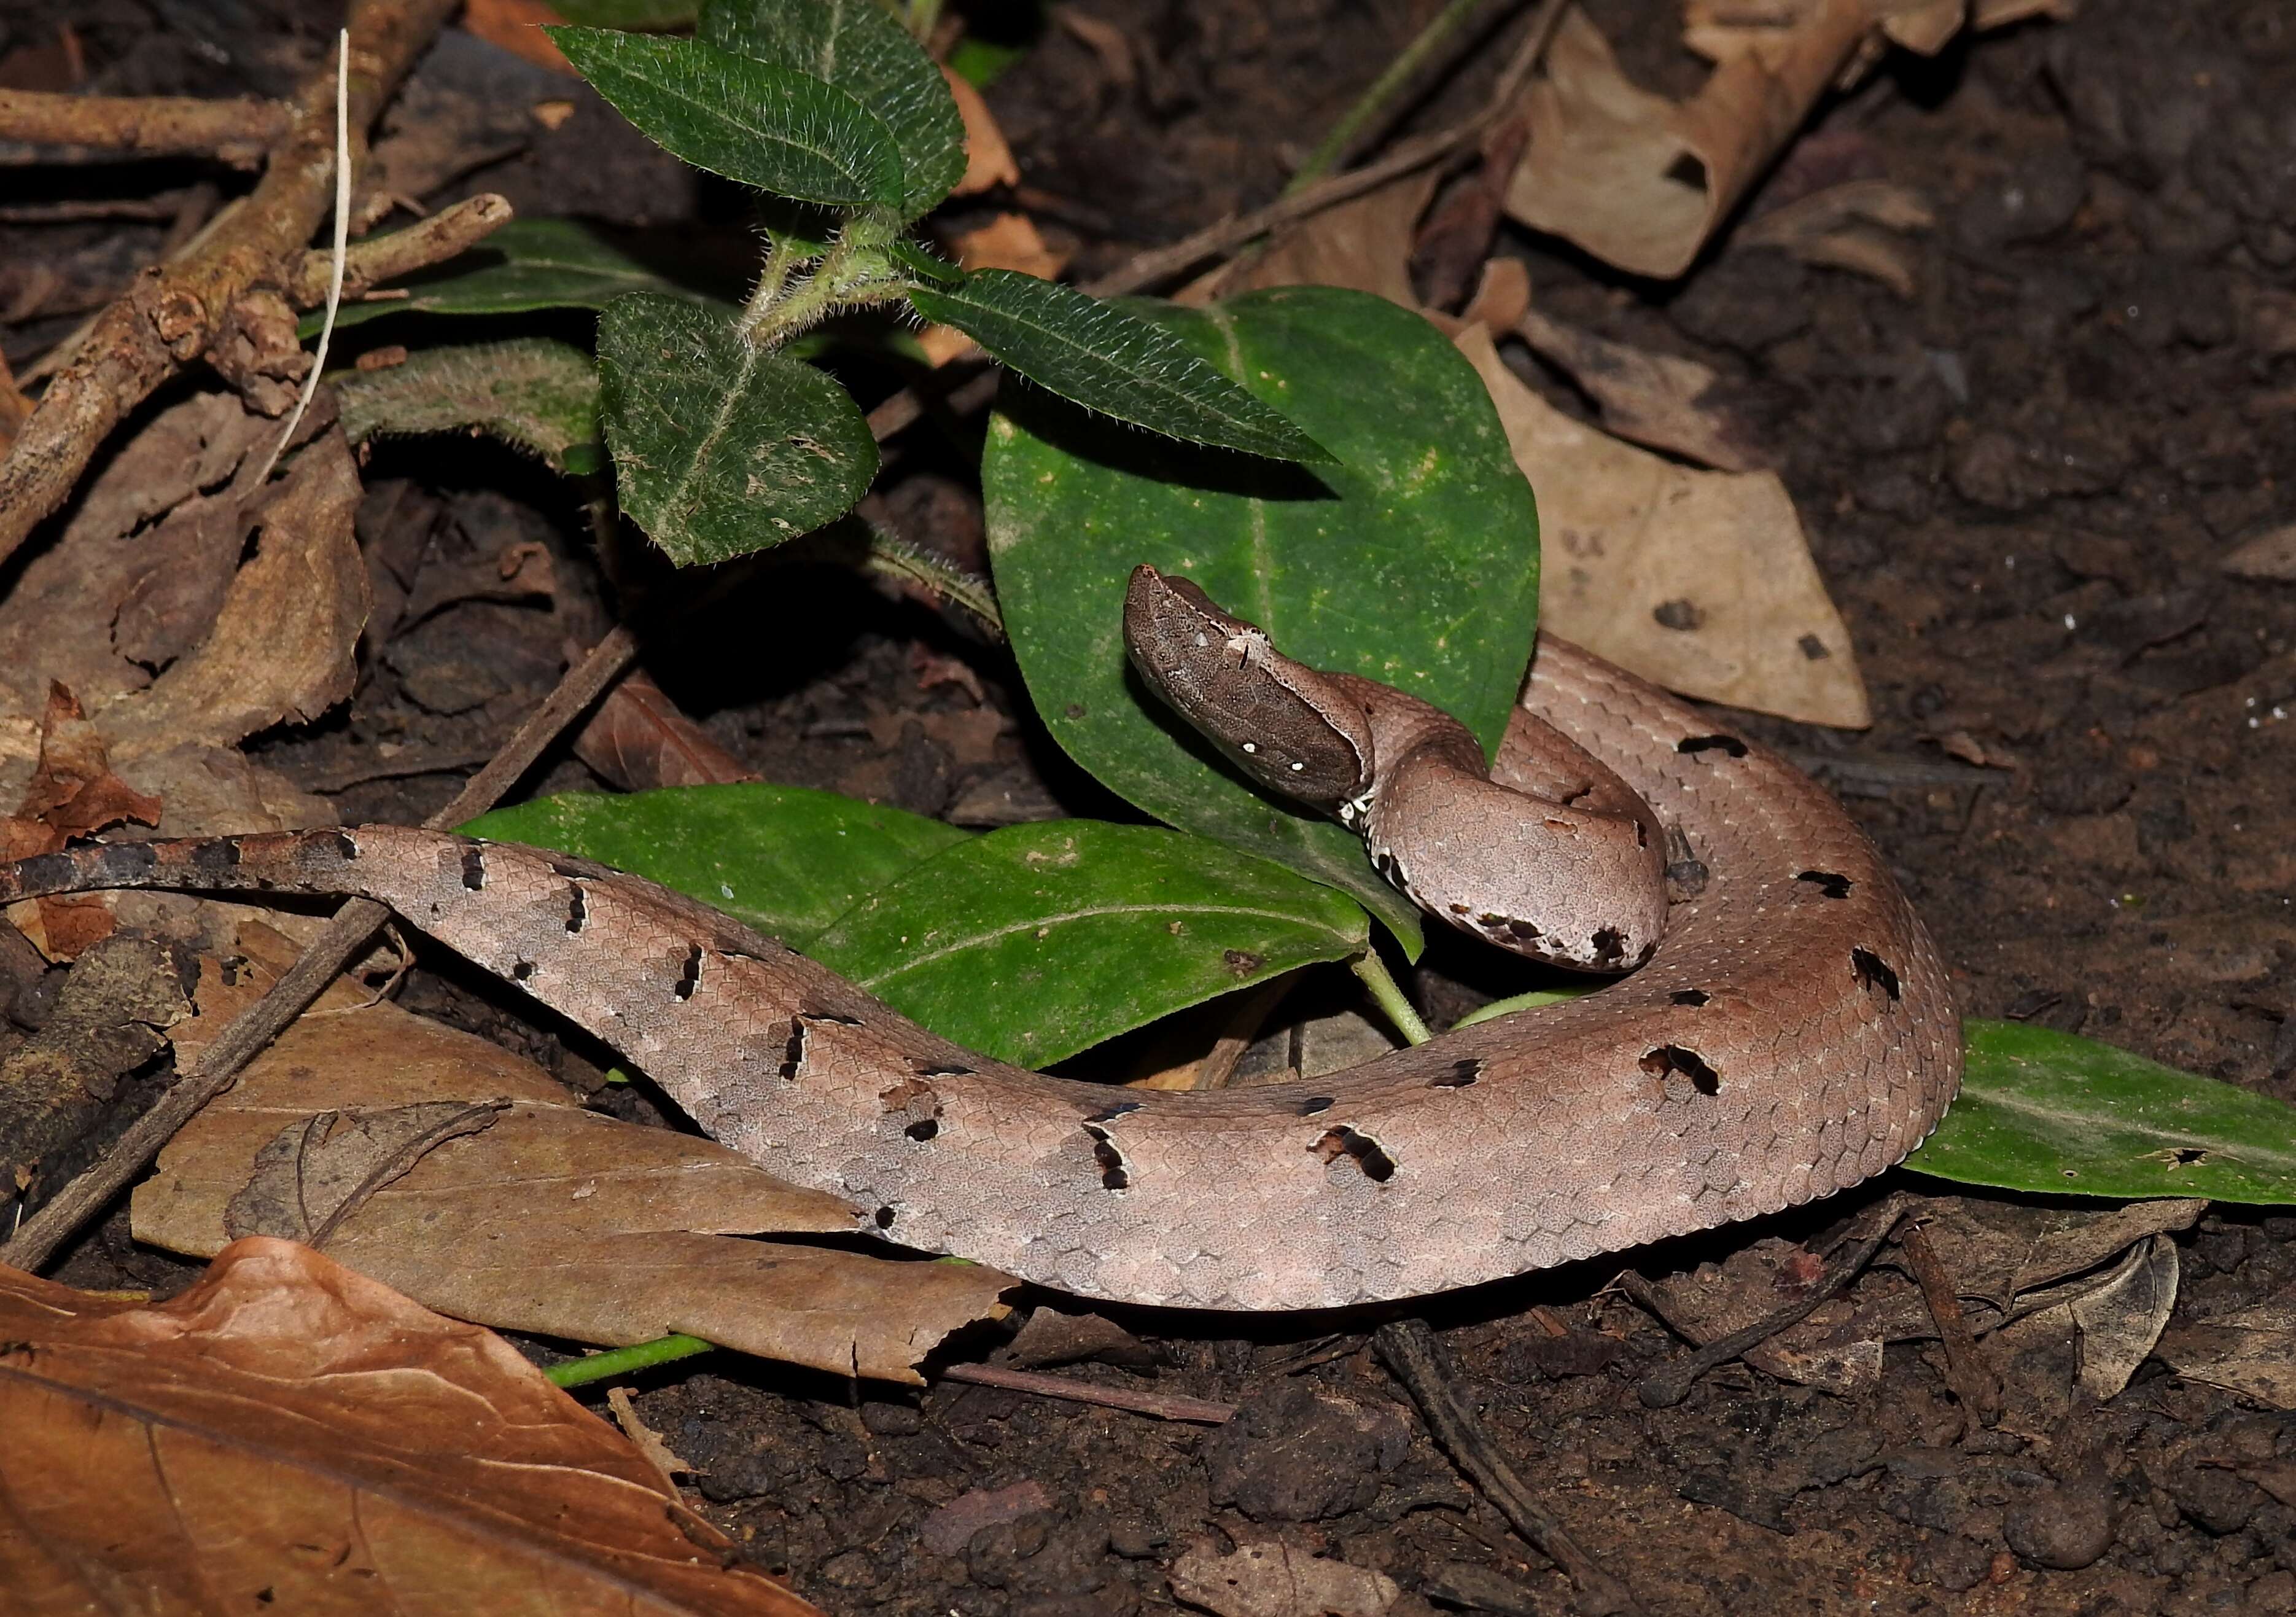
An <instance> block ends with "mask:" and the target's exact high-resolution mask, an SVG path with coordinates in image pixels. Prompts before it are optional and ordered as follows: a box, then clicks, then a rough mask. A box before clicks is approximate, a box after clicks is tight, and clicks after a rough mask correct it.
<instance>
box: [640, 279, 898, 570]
mask: <svg viewBox="0 0 2296 1617" xmlns="http://www.w3.org/2000/svg"><path fill="white" fill-rule="evenodd" d="M598 371H599V377H600V382H601V414H602V415H603V420H604V423H605V432H606V443H607V447H610V448H611V450H612V451H613V455H614V472H615V478H616V487H617V490H618V492H619V495H620V497H621V504H622V509H623V510H624V511H626V512H627V513H629V515H630V517H631V518H632V520H634V521H635V522H636V523H637V524H638V526H639V527H641V528H643V529H645V530H646V533H647V534H648V535H649V536H650V537H651V538H652V539H653V541H654V543H655V544H657V545H659V546H661V547H662V549H663V550H664V551H666V552H668V554H669V556H670V559H671V560H672V561H675V562H677V563H678V564H679V565H680V566H682V567H691V566H693V565H696V564H697V563H700V562H723V561H726V560H727V559H728V558H730V557H734V556H738V555H746V554H749V553H750V552H751V551H756V550H764V549H767V548H768V547H770V546H775V545H778V544H780V543H782V542H783V540H785V539H793V538H797V537H798V536H799V535H800V534H804V533H809V532H811V531H812V530H813V529H816V528H818V527H820V526H821V525H822V524H823V523H824V522H828V521H833V520H835V519H836V518H838V517H840V516H842V515H843V514H844V513H846V512H848V511H849V510H851V509H852V507H853V505H854V503H855V502H856V501H857V500H858V499H860V497H862V496H863V495H864V494H865V493H867V492H868V490H869V480H870V479H872V478H873V477H874V476H876V474H877V442H876V439H874V438H873V437H872V436H871V435H870V431H869V423H867V422H866V421H865V420H863V419H862V416H861V411H860V409H859V407H858V406H856V405H855V404H854V402H853V400H852V398H851V397H850V396H849V394H848V393H847V392H846V391H845V390H844V389H843V388H841V387H840V386H838V385H837V383H836V382H833V381H832V380H831V379H830V378H829V377H827V376H825V375H824V374H822V373H821V372H819V371H817V370H816V369H814V368H813V366H811V365H807V364H805V363H803V362H802V361H800V360H796V359H792V358H791V357H789V356H788V355H787V354H784V353H777V352H774V351H771V350H768V349H755V348H751V347H750V345H749V344H748V343H747V342H746V341H743V340H742V337H741V335H740V333H739V332H737V331H735V330H734V322H733V321H732V319H730V318H729V317H727V316H725V315H722V314H720V313H718V312H717V310H715V309H711V308H704V307H703V306H701V305H700V304H696V303H693V302H691V301H689V300H685V299H682V298H669V297H664V296H662V295H661V294H660V293H658V292H639V293H635V294H633V295H632V296H629V297H627V298H618V299H616V300H614V302H613V303H612V304H611V305H609V306H608V308H607V309H606V312H605V315H604V316H603V317H602V318H601V319H600V320H599V322H598Z"/></svg>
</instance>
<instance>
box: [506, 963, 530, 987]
mask: <svg viewBox="0 0 2296 1617" xmlns="http://www.w3.org/2000/svg"><path fill="white" fill-rule="evenodd" d="M510 980H511V981H512V982H531V981H533V980H534V962H533V961H531V960H513V961H512V962H511V967H510Z"/></svg>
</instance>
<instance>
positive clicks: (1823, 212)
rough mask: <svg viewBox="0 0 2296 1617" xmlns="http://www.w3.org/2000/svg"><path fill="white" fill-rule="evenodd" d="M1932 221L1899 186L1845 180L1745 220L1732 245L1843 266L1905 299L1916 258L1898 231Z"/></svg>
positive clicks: (1911, 286) (1926, 206) (1933, 217)
mask: <svg viewBox="0 0 2296 1617" xmlns="http://www.w3.org/2000/svg"><path fill="white" fill-rule="evenodd" d="M1936 222H1937V215H1936V214H1935V213H1934V212H1932V211H1931V209H1930V206H1929V204H1928V203H1927V202H1925V201H1923V200H1922V199H1921V198H1920V197H1918V196H1916V195H1915V193H1913V192H1911V191H1908V190H1907V189H1906V187H1904V186H1903V185H1892V184H1890V182H1889V181H1887V180H1851V181H1849V182H1848V183H1847V184H1845V185H1829V186H1828V187H1826V188H1825V190H1823V191H1819V192H1815V193H1811V194H1810V195H1808V196H1805V197H1801V198H1799V199H1797V200H1796V201H1792V202H1788V203H1787V204H1786V205H1785V206H1784V207H1783V208H1775V209H1771V210H1770V211H1769V212H1767V213H1766V214H1763V215H1762V216H1761V217H1760V218H1756V219H1751V220H1750V221H1748V223H1747V225H1746V227H1745V228H1744V229H1743V230H1742V231H1740V232H1739V233H1738V235H1737V245H1739V246H1741V247H1775V248H1777V249H1779V250H1781V251H1784V252H1786V253H1790V254H1792V256H1793V257H1795V258H1797V259H1800V260H1801V261H1802V262H1803V263H1805V264H1817V265H1823V266H1825V267H1828V268H1831V269H1846V270H1849V271H1850V272H1851V273H1853V274H1856V275H1865V276H1866V277H1868V278H1869V279H1872V280H1875V281H1879V282H1880V283H1882V285H1884V286H1886V287H1888V288H1889V289H1890V291H1894V292H1896V293H1897V294H1898V296H1899V297H1901V298H1910V297H1912V296H1913V295H1914V292H1915V267H1916V265H1917V264H1918V262H1919V258H1918V254H1917V252H1916V250H1915V247H1914V244H1913V243H1912V242H1909V241H1907V239H1906V235H1905V234H1904V233H1906V232H1909V231H1915V230H1926V229H1928V228H1929V227H1930V226H1932V225H1934V224H1935V223H1936Z"/></svg>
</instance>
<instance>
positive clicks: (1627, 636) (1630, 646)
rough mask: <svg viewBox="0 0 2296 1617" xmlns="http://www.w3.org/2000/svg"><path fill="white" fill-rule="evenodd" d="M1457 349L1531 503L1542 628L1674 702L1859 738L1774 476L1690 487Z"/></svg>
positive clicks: (1836, 617)
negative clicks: (1542, 545) (1541, 549)
mask: <svg viewBox="0 0 2296 1617" xmlns="http://www.w3.org/2000/svg"><path fill="white" fill-rule="evenodd" d="M1458 344H1459V348H1460V350H1461V351H1462V352H1463V353H1464V354H1465V355H1466V356H1467V357H1468V359H1469V360H1470V361H1472V363H1473V365H1474V366H1475V369H1476V370H1477V371H1479V372H1480V373H1481V374H1482V378H1483V383H1484V385H1485V386H1486V387H1488V389H1489V390H1490V393H1491V398H1492V401H1493V402H1494V403H1495V404H1497V406H1498V411H1499V419H1500V420H1501V421H1502V422H1504V423H1505V425H1506V431H1507V441H1508V443H1509V444H1510V445H1511V446H1512V447H1513V450H1514V457H1515V462H1516V464H1518V465H1520V466H1521V468H1522V470H1523V474H1524V475H1525V476H1526V477H1528V478H1529V479H1530V482H1531V487H1533V488H1536V489H1538V513H1539V526H1540V529H1541V534H1542V537H1543V538H1544V539H1545V541H1546V564H1545V566H1544V568H1543V569H1542V570H1541V573H1540V582H1539V620H1540V622H1541V623H1543V624H1544V625H1546V627H1547V628H1552V629H1553V630H1554V632H1555V633H1557V634H1559V635H1561V636H1563V637H1564V638H1566V639H1570V640H1575V641H1577V642H1578V643H1579V644H1581V645H1584V646H1586V647H1587V648H1588V649H1589V650H1592V651H1595V652H1596V653H1600V654H1601V655H1603V656H1604V657H1608V658H1609V659H1610V660H1611V661H1613V662H1616V663H1619V664H1620V665H1621V666H1622V667H1625V668H1629V669H1633V670H1635V672H1636V673H1638V674H1641V675H1642V676H1643V677H1645V678H1647V679H1652V680H1654V681H1656V682H1657V683H1658V684H1660V685H1667V686H1669V687H1670V688H1672V689H1674V690H1677V691H1680V692H1683V693H1684V694H1686V695H1691V696H1697V697H1702V698H1704V699H1705V700H1707V701H1710V702H1728V703H1730V704H1731V705H1732V706H1734V707H1742V708H1753V709H1756V710H1759V711H1762V712H1766V713H1780V714H1784V716H1785V717H1787V718H1798V719H1802V720H1805V721H1807V722H1809V723H1814V724H1828V725H1840V726H1844V727H1847V728H1850V729H1863V728H1864V727H1865V726H1866V725H1868V724H1870V723H1872V722H1873V715H1872V710H1871V709H1869V708H1868V706H1867V705H1866V682H1865V680H1864V678H1863V677H1861V676H1860V675H1859V674H1858V671H1857V653H1855V652H1854V651H1853V650H1852V649H1851V647H1850V644H1849V629H1848V628H1846V627H1845V626H1844V625H1843V623H1842V621H1841V613H1840V612H1836V611H1835V610H1834V606H1833V601H1832V600H1831V599H1829V598H1828V597H1827V595H1826V593H1825V583H1824V581H1823V580H1822V579H1819V577H1818V575H1817V567H1816V563H1815V562H1812V561H1811V560H1810V555H1809V545H1808V540H1807V539H1806V538H1804V536H1803V534H1802V530H1801V522H1800V518H1798V517H1797V516H1796V515H1795V513H1794V508H1793V501H1792V498H1791V497H1789V496H1788V495H1787V493H1786V490H1785V485H1784V483H1782V482H1780V481H1779V480H1778V479H1777V477H1776V476H1775V474H1774V473H1771V472H1700V471H1695V470H1693V469H1692V468H1690V467H1686V466H1678V465H1676V464H1674V463H1673V462H1671V461H1669V460H1665V459H1663V458H1661V456H1656V455H1652V454H1651V453H1650V452H1649V451H1647V450H1644V449H1637V448H1636V447H1634V446H1632V445H1631V444H1625V443H1621V442H1620V441H1619V440H1617V439H1611V438H1606V437H1604V436H1603V434H1602V433H1600V432H1597V431H1594V430H1593V429H1592V428H1590V427H1588V426H1587V425H1586V424H1585V423H1582V422H1577V421H1573V420H1571V419H1570V417H1569V416H1567V415H1563V414H1562V412H1561V411H1560V410H1557V409H1556V408H1554V406H1552V405H1549V404H1548V403H1547V402H1546V400H1544V399H1542V398H1539V396H1538V394H1537V393H1535V392H1533V391H1532V390H1530V389H1529V387H1528V386H1526V385H1525V384H1524V383H1523V382H1522V381H1521V378H1519V377H1517V376H1516V375H1515V374H1514V373H1513V372H1511V371H1509V370H1508V369H1507V368H1506V366H1505V365H1504V364H1502V363H1501V362H1500V360H1499V357H1498V354H1497V350H1496V349H1493V348H1492V346H1491V339H1490V333H1489V332H1486V331H1484V330H1483V329H1482V328H1481V327H1480V326H1474V327H1470V328H1468V329H1467V330H1465V331H1464V332H1461V333H1460V335H1459V338H1458Z"/></svg>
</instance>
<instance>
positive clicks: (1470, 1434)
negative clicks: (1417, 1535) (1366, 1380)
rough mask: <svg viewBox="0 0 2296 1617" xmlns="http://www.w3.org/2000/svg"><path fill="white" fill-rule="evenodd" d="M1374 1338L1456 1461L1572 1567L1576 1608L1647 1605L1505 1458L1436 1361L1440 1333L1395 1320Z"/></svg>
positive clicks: (1521, 1527)
mask: <svg viewBox="0 0 2296 1617" xmlns="http://www.w3.org/2000/svg"><path fill="white" fill-rule="evenodd" d="M1372 1345H1373V1347H1374V1349H1376V1350H1378V1353H1379V1357H1380V1359H1381V1361H1382V1363H1384V1364H1385V1365H1386V1366H1387V1367H1388V1368H1389V1369H1390V1370H1391V1371H1393V1372H1394V1374H1395V1379H1396V1380H1398V1381H1399V1382H1401V1383H1403V1385H1404V1388H1405V1390H1406V1391H1408V1392H1409V1393H1410V1394H1411V1401H1412V1402H1413V1403H1415V1404H1417V1405H1418V1406H1419V1413H1420V1415H1421V1416H1423V1418H1424V1419H1425V1420H1426V1422H1427V1429H1428V1431H1430V1432H1433V1433H1434V1434H1435V1441H1436V1442H1437V1443H1438V1444H1439V1445H1440V1446H1441V1448H1442V1450H1443V1452H1444V1453H1446V1454H1447V1455H1449V1456H1450V1457H1451V1463H1452V1464H1453V1465H1456V1466H1458V1468H1459V1469H1460V1470H1461V1471H1463V1472H1464V1473H1467V1476H1468V1478H1469V1480H1470V1481H1472V1482H1473V1483H1474V1484H1475V1486H1476V1487H1477V1488H1479V1489H1480V1490H1482V1493H1483V1497H1484V1498H1487V1499H1488V1500H1489V1501H1490V1502H1491V1503H1492V1504H1494V1505H1496V1506H1498V1507H1499V1510H1500V1512H1501V1514H1504V1515H1505V1517H1506V1519H1507V1521H1508V1523H1510V1524H1512V1525H1513V1528H1514V1530H1515V1531H1517V1532H1519V1533H1521V1535H1522V1536H1523V1539H1524V1540H1525V1541H1526V1542H1527V1543H1529V1545H1530V1546H1531V1547H1533V1548H1535V1549H1537V1550H1538V1553H1539V1554H1540V1555H1545V1556H1546V1558H1547V1559H1548V1560H1549V1561H1552V1562H1554V1564H1555V1565H1557V1566H1559V1567H1561V1568H1562V1570H1563V1571H1564V1572H1567V1573H1568V1574H1570V1581H1571V1582H1573V1583H1575V1584H1577V1585H1578V1586H1579V1603H1578V1607H1579V1610H1580V1611H1581V1612H1586V1613H1639V1612H1640V1611H1641V1610H1642V1606H1641V1605H1640V1604H1639V1603H1637V1602H1636V1599H1635V1596H1634V1591H1633V1590H1631V1589H1629V1588H1628V1587H1627V1586H1626V1585H1625V1584H1623V1583H1621V1582H1620V1581H1619V1580H1617V1579H1616V1578H1614V1577H1612V1576H1611V1574H1610V1573H1609V1572H1604V1571H1603V1565H1602V1563H1600V1562H1599V1561H1597V1560H1595V1557H1594V1556H1592V1555H1588V1554H1587V1552H1586V1551H1585V1550H1584V1549H1582V1548H1580V1547H1579V1543H1578V1541H1577V1540H1576V1539H1572V1538H1571V1536H1570V1533H1569V1532H1568V1531H1565V1529H1564V1528H1563V1525H1562V1523H1561V1522H1559V1521H1557V1520H1556V1519H1555V1518H1554V1516H1552V1515H1549V1514H1547V1512H1546V1508H1545V1507H1544V1506H1541V1505H1540V1504H1539V1502H1538V1498H1537V1497H1536V1496H1535V1495H1534V1494H1533V1493H1532V1492H1531V1490H1529V1488H1528V1487H1526V1486H1525V1485H1524V1483H1523V1481H1522V1479H1521V1477H1519V1476H1517V1475H1516V1474H1515V1473H1514V1468H1513V1466H1511V1465H1508V1464H1507V1463H1506V1461H1505V1459H1504V1458H1503V1457H1501V1456H1500V1454H1499V1451H1498V1447H1497V1444H1495V1443H1493V1442H1492V1441H1491V1439H1490V1434H1489V1433H1488V1432H1487V1431H1486V1430H1485V1429H1484V1427H1483V1424H1482V1422H1481V1421H1480V1420H1479V1419H1478V1418H1477V1417H1476V1416H1475V1414H1474V1412H1473V1411H1472V1410H1471V1409H1469V1408H1467V1407H1466V1406H1465V1405H1464V1404H1462V1403H1461V1402H1460V1401H1459V1399H1458V1395H1457V1394H1456V1393H1455V1392H1453V1391H1452V1390H1451V1383H1450V1379H1449V1377H1447V1376H1446V1375H1444V1374H1443V1370H1442V1367H1440V1366H1439V1365H1438V1364H1437V1363H1436V1361H1435V1334H1434V1333H1433V1332H1432V1331H1431V1330H1429V1329H1428V1328H1427V1322H1426V1321H1425V1320H1423V1319H1398V1320H1393V1321H1390V1323H1388V1324H1386V1325H1383V1326H1380V1327H1379V1331H1378V1333H1377V1334H1375V1335H1374V1336H1373V1338H1372Z"/></svg>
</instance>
